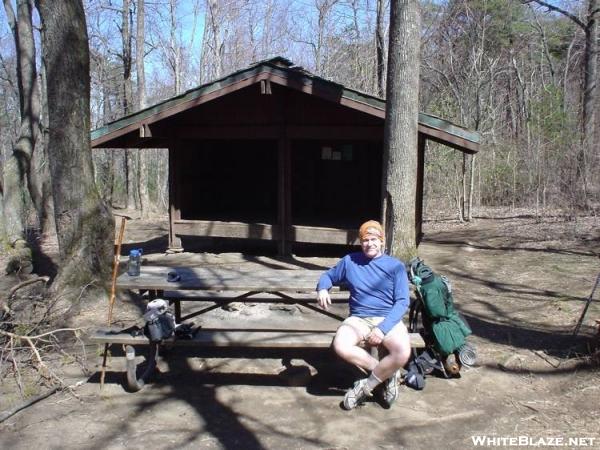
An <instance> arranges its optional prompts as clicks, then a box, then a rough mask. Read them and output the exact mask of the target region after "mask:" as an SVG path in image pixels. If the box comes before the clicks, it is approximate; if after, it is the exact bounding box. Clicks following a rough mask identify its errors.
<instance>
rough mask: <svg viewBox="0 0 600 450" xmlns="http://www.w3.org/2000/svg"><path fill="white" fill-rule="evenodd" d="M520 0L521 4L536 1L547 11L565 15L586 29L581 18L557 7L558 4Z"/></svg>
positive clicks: (542, 0)
mask: <svg viewBox="0 0 600 450" xmlns="http://www.w3.org/2000/svg"><path fill="white" fill-rule="evenodd" d="M521 1H522V2H523V4H531V3H537V4H538V5H540V6H543V7H545V8H548V11H554V12H557V13H560V14H562V15H563V16H565V17H568V18H569V19H571V20H572V21H573V22H575V23H576V24H577V25H579V26H580V27H581V28H582V29H584V30H585V29H586V25H585V24H584V23H583V22H582V21H581V20H579V18H578V17H577V16H575V15H573V14H571V13H570V12H569V11H566V10H564V9H562V8H559V7H558V6H554V5H552V4H550V3H548V2H546V1H544V0H521Z"/></svg>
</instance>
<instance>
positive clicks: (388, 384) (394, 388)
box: [381, 370, 400, 408]
mask: <svg viewBox="0 0 600 450" xmlns="http://www.w3.org/2000/svg"><path fill="white" fill-rule="evenodd" d="M399 384H400V371H399V370H397V371H395V372H394V373H393V374H392V376H391V377H389V378H388V379H387V380H385V381H384V382H383V389H382V392H381V394H382V400H383V403H384V404H385V406H386V407H388V408H389V407H391V406H392V405H393V404H394V402H395V401H396V400H397V399H398V394H399Z"/></svg>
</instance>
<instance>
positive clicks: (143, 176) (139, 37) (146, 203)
mask: <svg viewBox="0 0 600 450" xmlns="http://www.w3.org/2000/svg"><path fill="white" fill-rule="evenodd" d="M144 14H145V7H144V0H138V2H137V27H136V36H135V41H136V47H135V66H136V72H137V81H138V85H137V93H138V95H137V98H138V111H139V110H141V109H144V108H145V107H146V74H145V70H146V69H145V64H144V42H145V39H146V33H145V27H144V25H145V20H144V19H145V17H144ZM138 152H139V163H140V165H139V173H140V176H139V180H138V181H139V186H138V187H139V191H140V209H141V211H142V218H144V219H146V218H148V217H149V215H150V196H149V193H148V168H149V160H148V159H149V156H150V155H149V152H148V151H147V150H146V151H144V150H138Z"/></svg>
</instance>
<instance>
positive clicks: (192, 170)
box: [92, 57, 479, 253]
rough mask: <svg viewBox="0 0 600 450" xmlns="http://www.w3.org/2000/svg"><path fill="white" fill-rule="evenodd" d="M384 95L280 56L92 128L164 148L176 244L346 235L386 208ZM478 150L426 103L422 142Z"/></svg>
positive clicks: (119, 141) (334, 240)
mask: <svg viewBox="0 0 600 450" xmlns="http://www.w3.org/2000/svg"><path fill="white" fill-rule="evenodd" d="M384 120H385V101H384V100H381V99H379V98H377V97H373V96H371V95H368V94H364V93H361V92H358V91H356V90H353V89H348V88H346V87H344V86H342V85H340V84H337V83H334V82H332V81H329V80H325V79H322V78H319V77H316V76H315V75H313V74H311V73H309V72H307V71H306V70H304V69H302V68H300V67H296V66H294V65H293V63H292V62H291V61H289V60H286V59H284V58H281V57H276V58H273V59H269V60H266V61H262V62H259V63H256V64H253V65H251V66H249V67H248V68H246V69H243V70H240V71H238V72H235V73H232V74H230V75H228V76H226V77H224V78H221V79H219V80H216V81H213V82H211V83H207V84H204V85H202V86H200V87H197V88H195V89H192V90H190V91H188V92H186V93H185V94H182V95H179V96H177V97H174V98H171V99H169V100H166V101H163V102H162V103H159V104H157V105H154V106H152V107H150V108H147V109H144V110H142V111H139V112H137V113H134V114H131V115H129V116H126V117H123V118H121V119H119V120H116V121H114V122H112V123H109V124H107V125H106V126H104V127H102V128H99V129H97V130H94V131H93V132H92V147H94V148H168V149H169V204H170V208H169V216H170V220H169V223H170V232H169V246H170V247H171V248H172V249H178V248H181V237H182V236H213V237H228V238H244V239H266V240H275V241H277V242H278V243H279V250H280V252H281V253H287V252H289V251H290V249H291V245H292V244H293V243H297V242H298V243H327V244H349V243H354V242H356V229H357V227H358V226H359V225H360V223H362V222H363V221H364V220H366V219H368V218H377V217H379V216H380V209H381V177H382V154H383V146H382V144H383V127H384ZM427 139H431V140H433V141H436V142H440V143H442V144H445V145H448V146H450V147H453V148H455V149H457V150H460V151H463V152H467V153H475V152H477V150H478V147H479V136H478V134H477V133H474V132H470V131H468V130H466V129H464V128H461V127H459V126H456V125H454V124H452V123H450V122H448V121H445V120H443V119H440V118H437V117H434V116H431V115H427V114H420V115H419V144H418V149H415V150H416V151H418V154H419V164H418V186H417V199H416V202H417V208H418V210H417V220H416V224H415V226H416V229H417V236H421V223H422V205H423V170H424V154H425V142H426V140H427Z"/></svg>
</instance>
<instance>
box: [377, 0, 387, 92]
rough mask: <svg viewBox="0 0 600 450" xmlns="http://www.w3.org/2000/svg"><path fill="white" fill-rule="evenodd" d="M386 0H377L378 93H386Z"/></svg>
mask: <svg viewBox="0 0 600 450" xmlns="http://www.w3.org/2000/svg"><path fill="white" fill-rule="evenodd" d="M383 10H384V0H377V19H376V25H375V42H376V45H377V95H379V96H380V97H383V96H384V94H385V79H384V77H385V41H384V32H383Z"/></svg>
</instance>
